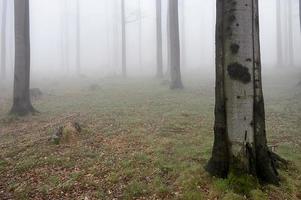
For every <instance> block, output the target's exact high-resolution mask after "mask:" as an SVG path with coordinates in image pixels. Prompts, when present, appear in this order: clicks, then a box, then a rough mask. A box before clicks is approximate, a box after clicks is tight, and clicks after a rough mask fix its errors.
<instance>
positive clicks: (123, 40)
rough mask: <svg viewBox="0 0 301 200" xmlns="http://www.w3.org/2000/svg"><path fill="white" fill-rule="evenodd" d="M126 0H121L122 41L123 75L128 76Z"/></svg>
mask: <svg viewBox="0 0 301 200" xmlns="http://www.w3.org/2000/svg"><path fill="white" fill-rule="evenodd" d="M124 1H125V0H121V37H122V38H121V42H122V50H121V51H122V56H121V57H122V58H121V60H122V61H121V62H122V76H123V77H126V76H127V71H126V30H125V24H126V21H125V4H124V3H125V2H124Z"/></svg>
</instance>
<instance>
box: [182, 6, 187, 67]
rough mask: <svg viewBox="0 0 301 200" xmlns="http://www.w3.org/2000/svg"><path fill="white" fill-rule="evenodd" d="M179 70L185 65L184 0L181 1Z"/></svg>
mask: <svg viewBox="0 0 301 200" xmlns="http://www.w3.org/2000/svg"><path fill="white" fill-rule="evenodd" d="M181 29H182V31H181V61H182V62H181V68H182V69H184V68H185V67H186V65H187V54H186V17H185V0H181Z"/></svg>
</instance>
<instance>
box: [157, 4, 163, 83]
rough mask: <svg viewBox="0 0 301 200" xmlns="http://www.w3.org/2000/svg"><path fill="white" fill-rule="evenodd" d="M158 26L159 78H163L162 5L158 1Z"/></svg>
mask: <svg viewBox="0 0 301 200" xmlns="http://www.w3.org/2000/svg"><path fill="white" fill-rule="evenodd" d="M156 20H157V22H156V25H157V35H156V37H157V40H156V41H157V75H156V76H157V78H162V77H163V54H162V4H161V0H156Z"/></svg>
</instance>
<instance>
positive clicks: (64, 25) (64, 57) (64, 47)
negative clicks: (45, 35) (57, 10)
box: [61, 0, 70, 73]
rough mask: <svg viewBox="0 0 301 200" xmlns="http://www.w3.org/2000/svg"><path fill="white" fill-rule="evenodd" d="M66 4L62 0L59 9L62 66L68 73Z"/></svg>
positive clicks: (64, 0)
mask: <svg viewBox="0 0 301 200" xmlns="http://www.w3.org/2000/svg"><path fill="white" fill-rule="evenodd" d="M67 10H68V4H67V1H66V0H62V10H61V28H62V31H61V47H62V49H61V51H62V66H63V67H64V68H65V70H66V72H67V73H69V66H70V64H69V40H68V38H69V26H68V24H69V22H68V14H66V13H68V11H67Z"/></svg>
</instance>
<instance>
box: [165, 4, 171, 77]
mask: <svg viewBox="0 0 301 200" xmlns="http://www.w3.org/2000/svg"><path fill="white" fill-rule="evenodd" d="M167 11H168V8H167ZM166 26H167V27H166V46H167V49H166V51H167V52H166V53H167V59H166V65H167V67H166V68H167V70H166V73H165V76H166V78H167V79H168V80H169V81H170V63H171V62H170V57H171V56H170V48H169V46H170V25H169V14H168V13H167V16H166Z"/></svg>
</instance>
